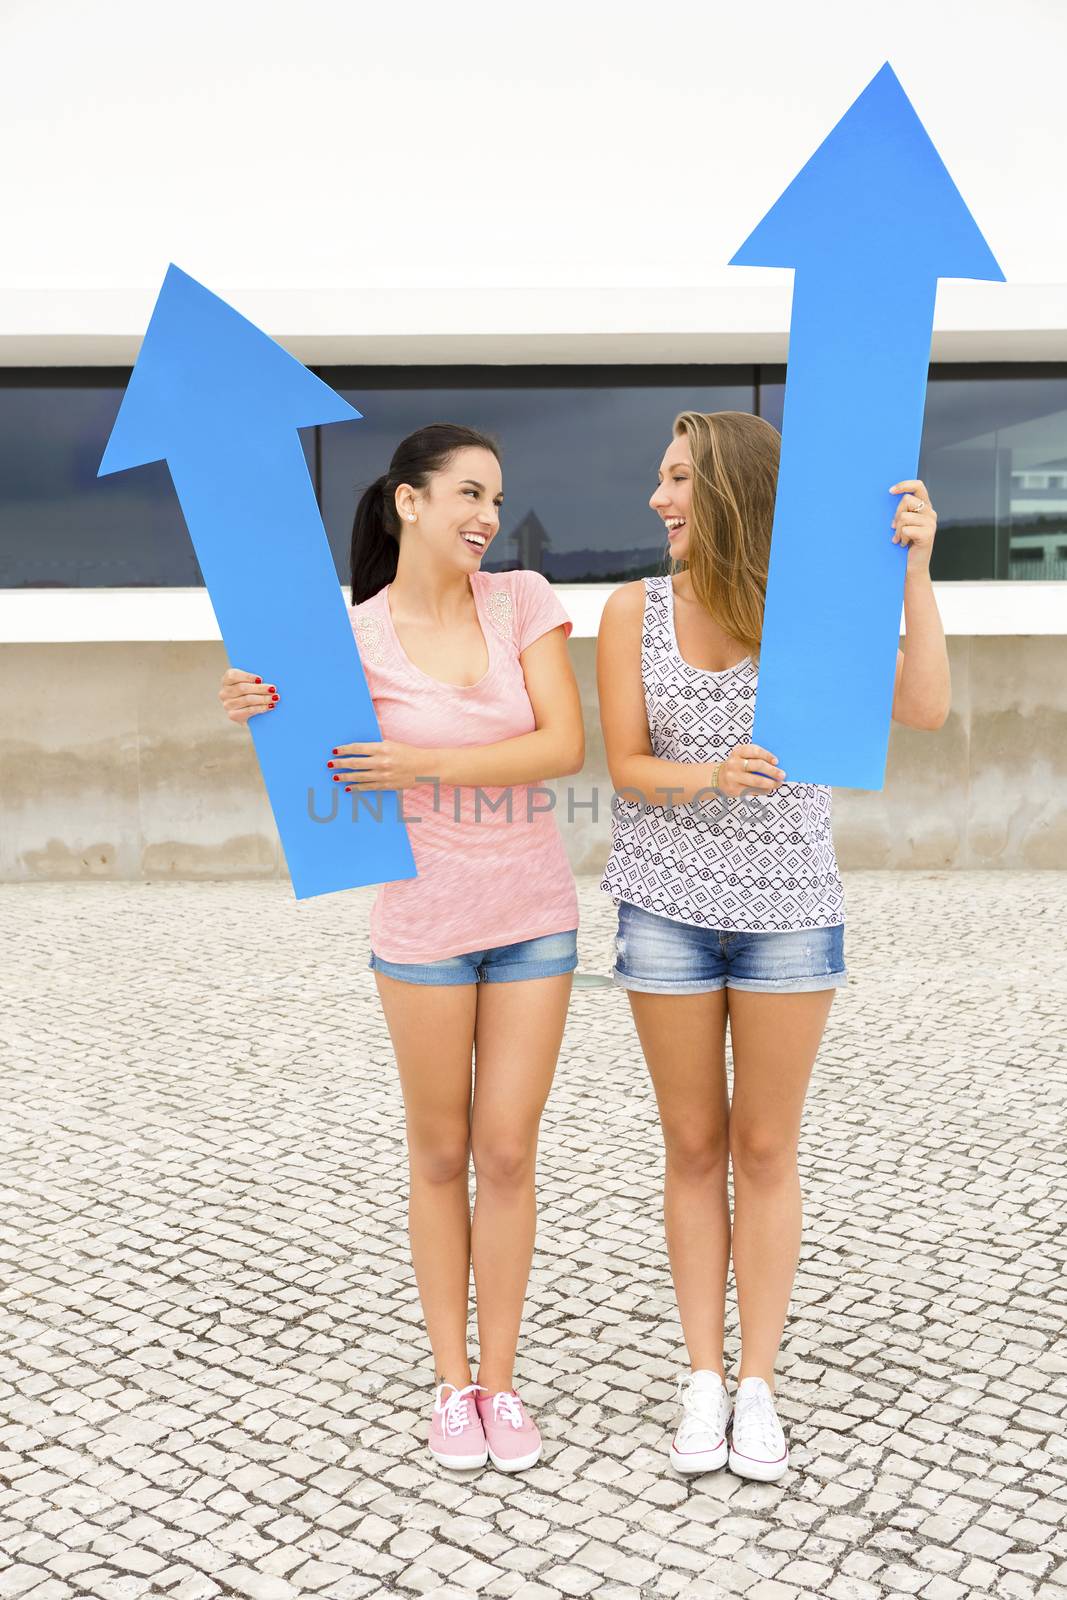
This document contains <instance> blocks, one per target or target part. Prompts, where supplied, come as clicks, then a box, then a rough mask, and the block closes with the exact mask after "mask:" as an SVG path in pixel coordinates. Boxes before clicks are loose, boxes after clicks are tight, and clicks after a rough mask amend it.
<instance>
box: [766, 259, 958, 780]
mask: <svg viewBox="0 0 1067 1600" xmlns="http://www.w3.org/2000/svg"><path fill="white" fill-rule="evenodd" d="M935 293H936V279H932V278H927V279H923V280H921V281H918V280H916V279H913V278H909V276H908V275H907V273H906V270H905V269H904V268H901V269H900V270H898V269H896V268H894V269H893V270H892V272H887V271H886V268H885V265H884V264H883V267H882V271H881V276H880V277H878V278H877V279H876V280H874V281H872V279H871V277H870V276H869V274H868V275H865V274H864V273H863V272H862V271H856V272H849V271H838V272H832V271H831V272H827V273H818V272H816V271H815V270H814V269H810V268H809V269H804V270H800V271H798V272H797V275H796V280H795V283H794V294H793V310H792V322H791V332H790V343H789V365H788V369H787V376H786V395H785V409H784V414H783V421H782V455H781V463H780V467H779V476H778V489H777V496H776V500H775V512H774V529H773V535H772V541H771V557H770V566H769V569H768V578H767V596H766V605H765V609H764V619H763V646H762V649H761V658H760V679H759V688H758V691H757V699H756V708H755V718H754V725H753V738H754V741H755V742H756V743H757V744H761V745H763V746H765V747H766V748H768V749H770V750H772V751H773V752H774V753H775V754H776V755H777V756H778V757H779V760H780V764H781V765H782V766H783V767H784V768H785V770H786V772H787V773H788V775H789V778H790V779H791V780H793V781H795V782H819V783H831V784H843V785H848V786H852V787H857V788H880V787H881V784H882V778H883V775H884V770H885V752H886V746H887V743H888V737H889V722H890V710H891V704H892V690H893V677H894V669H895V663H896V649H897V640H898V637H899V625H900V613H901V603H902V599H903V586H904V571H905V566H906V549H905V548H904V547H902V546H899V545H894V544H893V542H892V529H891V523H892V518H893V514H894V510H895V508H896V505H897V501H898V497H897V496H896V495H891V494H890V493H889V487H890V485H891V484H893V483H896V482H898V481H900V480H901V479H904V478H912V477H914V476H915V475H916V472H917V470H918V459H919V447H920V442H921V434H922V411H923V397H924V394H925V388H926V378H927V370H928V366H929V353H930V336H931V331H932V327H933V312H934V298H935ZM843 507H847V508H848V514H847V515H842V514H840V511H839V509H838V508H843ZM861 728H862V729H863V730H865V731H864V732H863V733H862V735H861V736H860V737H857V731H858V730H859V729H861ZM791 749H792V750H793V751H794V752H797V753H799V752H801V751H803V752H804V754H803V758H802V759H801V757H800V756H799V754H795V755H794V756H793V757H791V755H790V751H791Z"/></svg>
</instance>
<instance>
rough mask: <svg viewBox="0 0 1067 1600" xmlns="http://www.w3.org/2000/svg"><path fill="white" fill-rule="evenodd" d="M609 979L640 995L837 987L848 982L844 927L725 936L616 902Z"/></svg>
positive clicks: (724, 932)
mask: <svg viewBox="0 0 1067 1600" xmlns="http://www.w3.org/2000/svg"><path fill="white" fill-rule="evenodd" d="M611 976H612V978H613V980H614V981H615V983H617V984H618V985H619V986H620V987H621V988H623V989H638V990H640V991H641V992H642V993H646V994H704V993H706V992H707V991H709V990H711V989H722V988H727V989H754V990H763V991H766V992H767V993H773V994H793V993H795V992H797V991H799V990H802V989H836V988H839V987H840V986H841V985H842V984H844V983H847V982H848V974H847V972H846V970H845V927H844V923H839V924H838V925H837V926H836V927H832V928H800V929H798V930H797V931H795V932H788V933H732V932H730V931H728V930H727V929H720V928H698V927H695V926H694V925H693V924H692V923H688V922H674V921H672V920H671V918H670V917H663V916H660V915H659V914H658V913H657V912H654V911H646V910H644V908H643V907H642V906H635V905H631V904H630V902H629V901H628V900H621V901H620V902H619V931H618V933H617V934H616V936H615V965H614V967H613V968H612V971H611Z"/></svg>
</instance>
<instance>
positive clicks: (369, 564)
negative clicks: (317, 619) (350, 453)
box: [352, 472, 400, 606]
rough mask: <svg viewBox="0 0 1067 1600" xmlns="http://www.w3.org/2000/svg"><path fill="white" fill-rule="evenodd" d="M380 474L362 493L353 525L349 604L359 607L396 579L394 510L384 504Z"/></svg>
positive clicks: (397, 548) (385, 477) (383, 482)
mask: <svg viewBox="0 0 1067 1600" xmlns="http://www.w3.org/2000/svg"><path fill="white" fill-rule="evenodd" d="M388 477H389V474H388V473H387V472H383V473H382V475H381V477H380V478H375V480H374V482H373V483H372V484H371V485H370V487H369V488H367V489H364V491H363V493H362V494H361V495H360V498H359V504H358V505H357V506H356V516H355V521H354V522H353V524H352V604H353V605H354V606H358V605H361V604H362V602H363V601H364V600H369V599H370V597H371V595H372V594H377V593H378V590H379V589H384V587H385V585H386V584H387V583H392V581H393V579H394V578H395V577H396V564H397V560H398V559H399V556H400V546H399V545H398V544H397V536H396V531H395V527H396V521H397V516H396V506H395V505H394V504H393V502H392V499H391V498H390V500H389V502H388V504H387V503H386V493H385V491H386V482H387V480H388Z"/></svg>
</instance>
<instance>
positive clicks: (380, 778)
mask: <svg viewBox="0 0 1067 1600" xmlns="http://www.w3.org/2000/svg"><path fill="white" fill-rule="evenodd" d="M519 661H520V663H521V665H522V670H523V676H524V677H525V680H526V692H527V694H528V695H529V697H530V704H531V706H532V708H533V713H534V718H535V720H536V723H537V726H536V728H535V729H534V730H533V732H532V733H520V734H518V735H517V736H516V737H515V738H514V739H498V740H497V741H496V743H495V744H481V745H432V746H431V745H414V744H402V743H400V742H399V741H398V740H395V739H382V740H379V741H375V742H372V743H368V742H363V743H354V744H345V745H340V746H338V749H337V752H336V754H335V757H334V759H333V760H332V761H331V762H330V765H331V766H333V767H336V768H337V769H338V771H339V773H340V775H341V780H342V781H343V782H344V783H345V784H346V785H348V786H349V787H351V788H352V789H359V790H374V789H410V788H412V787H413V786H414V785H415V784H417V783H425V782H430V781H432V780H434V779H436V780H437V781H438V782H440V783H447V784H450V785H454V786H461V787H474V786H481V787H484V788H502V789H505V788H509V787H510V786H511V785H513V784H523V783H537V781H538V780H539V779H541V778H556V777H560V776H562V775H563V774H564V773H568V772H577V771H578V770H579V769H580V767H581V765H582V763H583V762H584V760H585V732H584V728H583V725H582V702H581V697H580V695H579V693H578V684H577V682H576V681H575V677H574V668H573V667H572V666H571V661H570V655H569V654H568V651H567V639H566V635H565V633H564V630H563V626H562V624H560V625H559V626H558V627H555V628H550V629H549V630H548V632H547V633H543V634H542V635H541V637H540V638H539V639H535V640H534V641H533V643H532V644H530V645H528V646H527V647H526V649H525V650H524V651H523V652H522V654H521V655H520V656H519Z"/></svg>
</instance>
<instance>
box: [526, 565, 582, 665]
mask: <svg viewBox="0 0 1067 1600" xmlns="http://www.w3.org/2000/svg"><path fill="white" fill-rule="evenodd" d="M512 593H513V595H514V597H515V646H516V649H517V650H518V652H519V654H520V655H521V654H522V652H523V651H524V650H525V649H526V647H527V645H531V644H533V642H534V640H535V639H539V638H540V637H541V635H542V634H543V633H548V631H549V630H550V629H551V628H558V627H559V625H560V623H562V624H563V627H564V628H565V629H566V632H565V633H564V635H563V637H564V638H565V639H569V638H570V636H571V633H572V631H573V629H574V623H573V622H572V621H571V619H570V617H569V616H568V615H567V613H566V611H565V610H564V609H563V603H562V601H561V600H560V598H559V596H558V595H557V593H556V591H555V590H554V589H553V587H552V585H551V584H550V583H549V581H548V579H547V578H546V577H545V575H544V573H542V572H530V571H528V570H527V569H525V568H523V569H521V570H520V571H518V572H516V573H515V574H514V580H513V589H512Z"/></svg>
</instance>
